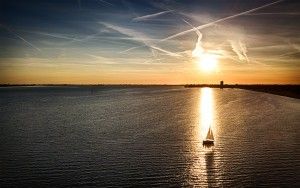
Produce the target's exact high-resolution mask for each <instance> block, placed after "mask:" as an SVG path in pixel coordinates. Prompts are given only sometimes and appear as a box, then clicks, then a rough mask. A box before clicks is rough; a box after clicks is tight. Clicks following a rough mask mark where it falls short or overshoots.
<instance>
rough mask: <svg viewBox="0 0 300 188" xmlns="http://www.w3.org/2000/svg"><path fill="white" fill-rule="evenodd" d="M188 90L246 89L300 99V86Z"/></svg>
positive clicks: (254, 85)
mask: <svg viewBox="0 0 300 188" xmlns="http://www.w3.org/2000/svg"><path fill="white" fill-rule="evenodd" d="M185 87H187V88H193V87H210V88H220V89H222V88H232V89H245V90H251V91H258V92H265V93H270V94H274V95H280V96H285V97H291V98H296V99H300V85H288V84H286V85H283V84H282V85H281V84H249V85H247V84H224V85H222V86H221V85H216V84H189V85H185Z"/></svg>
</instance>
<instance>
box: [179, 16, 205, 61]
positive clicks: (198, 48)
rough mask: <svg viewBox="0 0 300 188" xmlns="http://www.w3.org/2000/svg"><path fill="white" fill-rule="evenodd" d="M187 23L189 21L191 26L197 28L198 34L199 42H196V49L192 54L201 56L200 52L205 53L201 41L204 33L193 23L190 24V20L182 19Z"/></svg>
mask: <svg viewBox="0 0 300 188" xmlns="http://www.w3.org/2000/svg"><path fill="white" fill-rule="evenodd" d="M182 20H183V21H184V22H185V23H187V24H188V25H189V26H191V27H192V28H193V29H196V30H195V31H196V33H197V35H198V40H197V43H196V46H195V49H194V50H193V52H192V56H193V57H197V56H200V54H202V53H203V51H204V49H203V47H202V42H201V39H202V33H201V32H200V31H199V29H197V28H195V27H194V26H193V25H192V24H190V23H189V22H188V21H186V20H185V19H182Z"/></svg>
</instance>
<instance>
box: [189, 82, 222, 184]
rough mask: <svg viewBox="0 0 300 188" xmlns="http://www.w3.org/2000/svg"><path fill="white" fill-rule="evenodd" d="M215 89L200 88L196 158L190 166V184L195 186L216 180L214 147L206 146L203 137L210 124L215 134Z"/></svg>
mask: <svg viewBox="0 0 300 188" xmlns="http://www.w3.org/2000/svg"><path fill="white" fill-rule="evenodd" d="M213 92H214V90H213V89H211V88H201V89H200V90H199V102H198V106H197V108H198V109H197V111H198V118H199V119H198V121H197V124H196V129H195V138H194V139H195V142H194V144H193V150H194V151H193V152H194V156H193V157H194V160H193V163H192V165H191V167H190V184H191V185H194V186H196V187H197V186H200V187H207V186H211V185H212V182H215V180H216V174H215V171H214V170H213V169H215V168H216V166H217V164H215V154H214V149H213V148H204V147H203V145H202V141H203V139H205V138H206V135H207V132H208V129H209V126H211V128H212V130H213V133H214V135H215V136H216V132H215V130H216V129H215V122H214V116H215V109H214V105H215V104H214V93H213Z"/></svg>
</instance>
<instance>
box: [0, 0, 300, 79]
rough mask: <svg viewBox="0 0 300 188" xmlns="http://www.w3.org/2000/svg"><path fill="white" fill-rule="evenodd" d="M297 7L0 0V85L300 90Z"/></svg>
mask: <svg viewBox="0 0 300 188" xmlns="http://www.w3.org/2000/svg"><path fill="white" fill-rule="evenodd" d="M299 19H300V1H297V0H279V1H274V0H257V1H255V0H226V1H225V0H218V1H217V0H210V1H207V0H193V1H192V0H152V1H151V0H43V1H40V0H26V1H25V0H24V1H22V0H19V1H17V0H1V1H0V84H191V83H210V84H214V83H219V81H220V80H224V82H225V83H232V84H235V83H238V84H251V83H252V84H275V83H276V84H300V32H299V30H300V22H299Z"/></svg>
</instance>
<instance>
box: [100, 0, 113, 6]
mask: <svg viewBox="0 0 300 188" xmlns="http://www.w3.org/2000/svg"><path fill="white" fill-rule="evenodd" d="M98 1H99V2H101V3H104V4H107V5H110V6H114V5H113V4H111V3H109V2H107V1H104V0H98Z"/></svg>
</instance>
